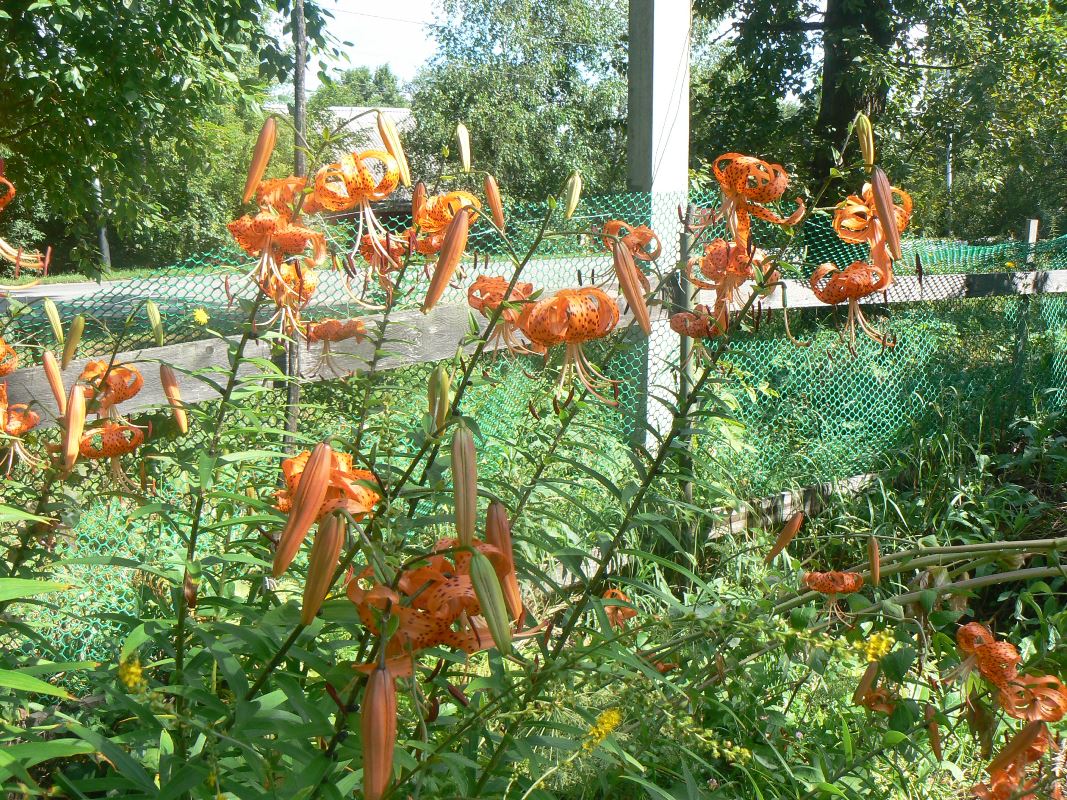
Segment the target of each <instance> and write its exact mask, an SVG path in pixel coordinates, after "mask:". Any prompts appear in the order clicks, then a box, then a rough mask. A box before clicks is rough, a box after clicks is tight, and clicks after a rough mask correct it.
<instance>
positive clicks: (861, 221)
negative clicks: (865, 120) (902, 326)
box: [810, 183, 912, 348]
mask: <svg viewBox="0 0 1067 800" xmlns="http://www.w3.org/2000/svg"><path fill="white" fill-rule="evenodd" d="M893 193H895V194H896V195H898V196H899V197H900V204H899V205H896V204H892V216H891V218H890V219H889V220H888V225H887V220H885V219H882V216H883V214H888V213H889V211H888V210H885V211H883V212H879V210H878V206H879V205H886V203H887V201H886V200H885V198H882V197H879V198H876V197H875V195H876V192H875V191H874V189H872V188H871V184H869V183H868V184H865V185H864V187H863V190H862V192H861V193H860V194H859V195H849V196H848V197H847V198H846V199H845V200H843V201H842V202H840V203H839V204H838V205H837V208H836V209H835V210H834V218H833V228H834V230H835V231H836V232H837V235H838V237H839V238H840V239H841V240H842V241H845V242H849V243H850V244H867V245H869V249H870V257H869V262H870V263H868V262H865V261H854V262H853V263H851V264H850V265H849V266H848V267H846V268H845V269H843V270H842V269H839V268H838V267H837V266H836V265H834V264H831V263H825V264H820V265H819V267H818V269H816V270H815V272H814V273H813V274H812V276H811V280H810V284H811V290H812V291H813V292H814V293H815V296H816V297H818V298H819V300H821V301H822V302H824V303H827V304H829V305H837V304H838V303H843V302H845V301H848V320H847V322H846V323H845V330H846V333H847V335H848V337H849V344H850V346H851V347H853V348H855V343H856V327H857V325H858V326H859V328H860V329H861V330H862V331H863V332H864V333H865V334H866V335H867V336H869V337H870V338H871V339H873V340H874V341H876V342H878V344H880V345H882V346H883V347H892V346H893V345H894V341H893V339H892V337H890V336H888V335H886V334H884V333H882V332H880V331H878V330H875V329H874V328H873V327H871V325H870V324H869V323H868V322H867V320H866V318H865V317H864V315H863V312H862V311H861V310H860V306H859V303H858V301H859V300H860V298H863V297H867V296H868V295H871V294H874V293H876V292H881V291H885V290H886V289H887V288H889V286H890V285H891V284H892V283H893V257H892V255H891V253H890V250H891V249H896V250H897V251H899V231H902V230H904V229H905V228H906V227H907V226H908V221H909V220H910V219H911V210H912V201H911V196H910V195H909V194H908V193H907V192H905V191H903V190H902V189H897V188H890V189H888V190H884V191H883V192H882V194H890V195H892V194H893ZM890 234H892V235H895V236H896V237H897V242H898V244H897V245H896V247H895V248H893V245H892V244H891V243H888V242H887V236H889V235H890Z"/></svg>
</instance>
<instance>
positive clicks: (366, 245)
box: [359, 231, 440, 303]
mask: <svg viewBox="0 0 1067 800" xmlns="http://www.w3.org/2000/svg"><path fill="white" fill-rule="evenodd" d="M418 244H419V242H418V241H417V240H416V239H415V238H414V237H413V236H412V235H411V234H410V233H403V234H401V235H399V236H397V235H395V234H392V233H389V232H388V231H386V232H385V238H384V239H376V238H375V237H374V236H372V235H371V234H369V233H366V234H364V235H363V238H362V239H361V240H360V245H359V254H360V255H361V256H362V257H363V260H364V261H366V262H367V264H368V265H369V266H370V268H371V272H372V273H373V274H374V276H375V277H376V278H377V279H378V285H379V286H381V287H382V289H383V290H384V291H385V296H386V302H388V303H392V302H393V292H395V291H396V283H395V282H394V281H393V280H392V278H390V277H389V275H390V273H393V272H399V271H401V270H402V269H403V268H404V258H405V257H406V256H407V255H409V254H410V253H411V252H415V250H414V248H415V247H416V246H417V245H418ZM422 244H423V245H424V246H425V244H426V243H425V241H424V242H422ZM437 246H438V248H440V243H438V244H437Z"/></svg>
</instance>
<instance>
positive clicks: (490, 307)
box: [467, 275, 543, 353]
mask: <svg viewBox="0 0 1067 800" xmlns="http://www.w3.org/2000/svg"><path fill="white" fill-rule="evenodd" d="M509 283H510V281H509V280H508V279H507V278H505V277H504V276H502V275H479V276H478V277H477V278H475V280H474V282H473V283H472V284H471V285H470V288H469V289H467V303H468V305H470V307H471V308H473V309H474V310H475V311H477V312H478V313H479V314H481V315H482V316H483V317H485V318H487V319H488V318H489V316H490V315H492V313H493V312H494V311H496V309H497V308H499V307H500V304H501V303H503V302H504V293H505V292H507V291H508V284H509ZM533 293H534V285H533V284H532V283H526V282H524V281H517V282H516V283H515V285H514V286H513V287H512V289H511V292H510V293H509V294H508V299H507V301H508V303H509V304H511V303H515V304H518V303H523V302H525V301H527V300H528V299H529V297H530V295H532V294H533ZM522 313H523V308H509V307H505V308H504V310H503V311H502V312H501V313H500V319H499V320H498V321H497V325H496V328H495V329H494V330H493V335H492V337H491V339H490V342H491V343H493V344H503V345H504V346H506V347H507V348H508V350H510V351H511V352H512V353H531V352H533V351H531V350H530V349H529V348H528V347H527V346H526V345H524V344H523V343H522V342H520V341H519V340H518V339H517V338H516V336H515V332H516V331H517V330H518V322H519V318H520V317H521V316H522ZM542 352H543V351H542Z"/></svg>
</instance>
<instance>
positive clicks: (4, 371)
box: [0, 337, 19, 377]
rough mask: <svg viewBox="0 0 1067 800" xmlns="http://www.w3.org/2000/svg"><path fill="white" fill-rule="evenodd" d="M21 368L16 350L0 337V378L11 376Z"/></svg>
mask: <svg viewBox="0 0 1067 800" xmlns="http://www.w3.org/2000/svg"><path fill="white" fill-rule="evenodd" d="M18 366H19V356H18V353H16V352H15V348H14V347H12V346H11V345H9V344H8V343H7V342H5V341H4V339H3V337H0V377H2V376H4V375H10V374H11V373H12V372H14V371H15V370H16V369H18Z"/></svg>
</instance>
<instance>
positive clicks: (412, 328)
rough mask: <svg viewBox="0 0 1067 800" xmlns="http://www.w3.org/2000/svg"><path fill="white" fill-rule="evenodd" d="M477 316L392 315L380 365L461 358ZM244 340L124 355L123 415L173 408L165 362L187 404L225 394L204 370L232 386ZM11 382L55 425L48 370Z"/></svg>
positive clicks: (349, 363)
mask: <svg viewBox="0 0 1067 800" xmlns="http://www.w3.org/2000/svg"><path fill="white" fill-rule="evenodd" d="M631 318H632V317H631V315H629V314H623V316H622V319H621V320H620V323H619V325H620V328H621V327H622V326H624V325H626V324H628V323H629V321H630V319H631ZM363 319H364V320H365V321H366V323H367V329H368V331H369V332H370V333H372V334H376V332H377V330H378V326H379V325H380V323H381V318H380V316H374V315H369V316H366V317H363ZM476 319H477V322H478V325H479V330H484V329H485V324H486V320H485V319H483V318H482V317H481V316H478V315H476ZM469 320H470V309H468V308H467V307H466V306H438V307H437V308H435V309H434V310H433V311H431V312H430V313H429V314H422V313H421V312H418V311H403V312H397V313H394V314H392V315H391V317H390V319H389V324H388V326H387V328H386V341H385V343H384V344H383V345H382V346H381V348H380V349H381V351H382V353H383V354H382V356H381V357H380V358H379V359H378V363H377V365H376V369H377V370H390V369H396V368H397V367H404V366H409V365H412V364H423V363H426V362H433V361H441V360H443V359H446V358H451V357H452V356H453V355H455V353H456V348H457V346H458V345H459V342H460V341H461V340H462V339H463V336H464V334H465V333H466V332H467V331H468V330H469V327H470V321H469ZM238 340H239V337H228V338H226V339H205V340H201V341H197V342H184V343H182V344H171V345H165V346H164V347H151V348H145V349H141V350H130V351H126V352H122V353H119V355H118V356H117V358H116V363H123V364H136V365H137V366H138V367H139V368H140V370H141V374H142V375H143V376H144V388H143V389H142V390H141V391H140V392H139V393H138V395H137V396H136V397H134V398H132V399H131V400H128V401H126V402H125V403H123V404H122V406H121V408H122V410H123V412H126V413H134V412H137V411H142V410H145V409H149V408H154V407H158V406H163V405H166V403H167V400H166V397H165V396H164V394H163V388H162V386H161V385H160V382H159V370H158V368H157V367H156V364H157V363H159V362H164V363H167V364H170V365H171V366H173V367H174V368H175V370H176V371H178V372H179V373H183V372H184V373H194V374H190V375H187V376H185V377H182V376H181V375H179V380H180V384H181V390H182V400H183V401H184V402H186V403H197V402H200V401H203V400H210V399H212V398H214V397H217V396H218V392H217V391H216V390H215V388H214V387H213V386H211V385H210V384H208V383H204V382H202V381H200V380H197V378H196V374H200V375H203V376H204V377H207V378H210V379H211V380H213V381H215V382H216V383H219V384H222V383H225V380H226V376H227V374H228V373H229V370H230V347H231V346H232V345H233V344H234V343H236V342H237V341H238ZM475 346H476V345H475V344H471V345H468V346H467V348H466V350H467V352H471V351H473V350H474V348H475ZM499 346H501V345H500V342H499V341H495V342H492V343H491V344H490V347H492V348H496V347H499ZM374 347H375V345H374V344H373V343H372V342H371V341H370V338H369V337H368V339H366V340H364V341H362V342H358V343H357V342H355V341H354V340H348V341H344V342H337V343H335V344H333V345H332V350H331V352H332V362H333V363H332V366H333V368H334V369H336V371H333V370H331V369H330V368H328V367H327V366H326V365H323V364H321V363H320V357H319V354H320V353H321V350H322V346H321V345H318V344H315V345H312V347H311V350H310V352H308V351H306V350H305V351H304V353H303V356H304V357H303V358H302V359H301V376H302V377H304V378H308V379H310V380H325V379H329V378H335V377H337V375H338V373H340V374H346V373H348V372H354V371H365V370H367V369H368V368H369V366H370V363H371V361H372V359H373V356H374ZM245 359H246V363H243V364H242V366H241V368H240V370H239V374H240V375H241V376H243V377H248V376H255V375H257V374H263V373H264V368H265V365H264V364H263V363H262V362H260V363H258V364H257V363H247V360H255V359H266V360H269V359H270V346H269V344H268V343H266V342H263V341H259V340H254V341H251V342H249V343H248V345H247V346H246V348H245ZM89 360H90V359H86V358H81V359H77V360H74V361H72V362H71V363H70V366H69V367H68V368H67V369H66V370H65V371H64V372H63V382H64V384H65V385H66V386H67V387H68V388H69V387H70V386H71V384H72V383H73V382H74V381H75V380H77V378H78V375H80V374H81V371H82V369H83V368H84V367H85V364H86V362H88V361H89ZM92 360H99V359H98V358H97V359H92ZM271 377H279V374H278V373H277V372H275V373H273V375H272V376H265V380H269V379H271ZM6 380H7V383H8V399H9V401H10V402H12V403H28V404H30V405H32V406H33V408H34V410H36V411H37V412H38V413H40V414H41V420H42V424H45V425H47V424H52V423H53V422H54V421H55V413H56V408H55V399H54V398H53V397H52V392H51V390H50V389H49V387H48V382H47V380H46V379H45V376H44V370H43V369H42V368H41V367H27V368H25V369H19V370H16V371H15V372H13V373H11V374H10V375H8V376H7V378H6Z"/></svg>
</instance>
